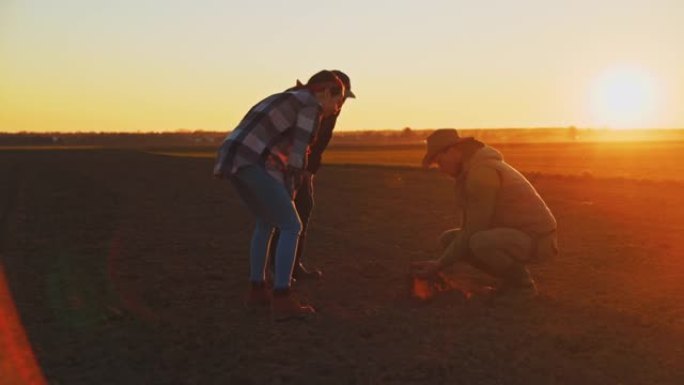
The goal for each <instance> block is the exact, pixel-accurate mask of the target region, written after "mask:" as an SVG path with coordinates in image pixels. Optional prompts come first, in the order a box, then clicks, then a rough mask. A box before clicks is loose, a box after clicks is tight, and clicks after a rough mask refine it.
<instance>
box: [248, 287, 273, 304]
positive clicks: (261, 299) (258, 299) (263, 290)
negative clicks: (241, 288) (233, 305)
mask: <svg viewBox="0 0 684 385" xmlns="http://www.w3.org/2000/svg"><path fill="white" fill-rule="evenodd" d="M270 303H271V290H269V288H268V286H267V285H266V283H265V282H251V283H250V288H249V291H248V292H247V295H246V296H245V306H246V307H263V306H268V305H269V304H270Z"/></svg>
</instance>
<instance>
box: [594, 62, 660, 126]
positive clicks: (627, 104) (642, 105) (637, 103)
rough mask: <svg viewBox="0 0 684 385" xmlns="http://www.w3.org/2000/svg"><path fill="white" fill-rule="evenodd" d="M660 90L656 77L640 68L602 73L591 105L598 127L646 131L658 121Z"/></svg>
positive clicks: (595, 83) (597, 80) (597, 79)
mask: <svg viewBox="0 0 684 385" xmlns="http://www.w3.org/2000/svg"><path fill="white" fill-rule="evenodd" d="M657 96H658V95H657V90H656V84H655V80H654V79H653V77H652V76H651V75H650V74H649V73H648V72H646V71H644V70H642V69H639V68H615V69H611V70H608V71H606V72H604V73H602V74H601V75H600V76H598V77H597V78H596V80H595V81H594V84H593V87H592V95H591V105H592V110H593V114H594V120H595V121H596V122H597V123H598V125H599V126H603V127H610V128H616V129H629V128H644V127H647V126H648V125H649V122H653V121H654V120H655V118H656V116H655V114H656V107H657V102H656V99H657Z"/></svg>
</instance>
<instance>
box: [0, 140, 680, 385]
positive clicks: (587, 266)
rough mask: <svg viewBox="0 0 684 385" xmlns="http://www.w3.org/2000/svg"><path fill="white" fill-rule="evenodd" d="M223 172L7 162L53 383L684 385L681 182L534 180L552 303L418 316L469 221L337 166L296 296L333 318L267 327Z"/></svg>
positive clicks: (180, 163) (421, 180)
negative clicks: (419, 280)
mask: <svg viewBox="0 0 684 385" xmlns="http://www.w3.org/2000/svg"><path fill="white" fill-rule="evenodd" d="M211 167H212V161H211V160H210V159H191V158H174V157H165V156H158V155H150V154H144V153H138V152H128V151H115V150H97V151H95V150H91V151H78V150H70V151H25V152H21V151H16V152H12V151H4V152H1V153H0V203H1V204H2V209H3V212H2V217H1V218H2V221H3V223H0V226H2V227H1V228H0V229H1V230H2V233H1V242H0V247H2V249H1V250H0V253H1V255H0V257H1V259H0V262H2V264H3V265H4V269H5V274H6V277H7V280H8V285H9V287H10V289H11V292H12V297H13V300H14V304H15V306H16V308H17V309H18V312H19V316H20V317H21V320H22V323H23V326H24V331H25V333H26V335H27V337H28V339H29V341H30V343H31V345H32V347H33V351H34V354H35V356H36V359H37V361H38V364H39V366H40V367H41V369H42V371H43V375H44V377H45V378H46V379H47V381H48V382H49V383H53V384H531V383H537V384H682V383H684V304H682V293H684V258H683V257H684V252H683V251H684V247H683V246H682V241H684V235H682V234H684V184H682V183H680V182H649V181H644V180H640V181H631V180H626V179H593V178H588V177H584V178H579V177H562V176H545V175H541V174H535V175H529V177H530V179H531V181H532V182H533V184H534V185H535V186H536V187H537V189H538V191H539V192H540V194H541V195H542V196H543V197H544V198H545V199H546V201H547V203H548V204H549V206H550V207H551V209H552V210H553V212H554V213H555V214H556V217H557V219H558V222H559V226H560V227H559V237H560V242H561V249H562V252H561V255H560V256H559V258H558V259H557V260H555V261H552V262H549V263H547V264H545V265H541V266H534V267H532V269H533V273H534V274H535V277H536V279H537V281H538V283H539V287H540V291H541V296H540V298H539V299H537V300H535V301H533V302H531V303H528V304H523V305H517V306H510V305H508V306H507V305H499V306H491V305H487V304H485V303H483V302H481V301H478V300H477V297H474V298H473V299H471V300H466V299H464V297H463V296H462V295H461V294H460V293H459V292H458V291H449V292H445V293H442V294H440V295H438V296H437V297H436V298H435V299H434V300H433V301H432V302H430V303H422V302H418V301H417V300H415V299H412V298H410V296H409V295H408V293H409V291H408V279H407V272H408V265H409V262H410V261H412V260H416V259H422V258H426V257H429V256H431V255H433V256H434V255H435V253H436V251H437V238H438V236H439V234H440V233H441V231H443V230H445V229H448V228H450V227H455V226H456V225H457V223H456V216H455V214H454V203H453V197H452V195H451V194H452V191H453V189H452V184H451V182H450V180H448V179H446V178H444V177H442V176H440V175H439V174H438V173H437V172H432V171H430V172H427V171H422V170H418V169H410V168H390V167H372V166H355V167H351V166H326V167H324V169H322V170H321V172H320V175H318V176H317V180H316V186H317V190H316V201H317V206H316V209H315V210H314V216H313V218H312V221H311V224H310V232H309V241H308V243H307V245H306V246H307V247H306V257H307V262H308V264H310V265H313V266H318V267H320V268H322V269H323V270H324V273H325V277H324V279H323V280H322V281H320V282H316V283H311V282H300V283H298V284H297V285H296V289H297V291H298V292H299V294H300V295H301V296H302V297H303V298H305V299H307V300H310V301H311V302H312V303H313V304H314V305H315V306H316V307H317V308H318V310H319V312H318V314H317V316H316V317H314V318H313V319H310V320H306V321H289V322H281V323H273V322H271V320H270V317H269V312H268V311H267V310H265V311H247V310H246V309H244V308H243V306H242V298H243V296H244V294H245V292H246V288H247V269H248V258H247V255H248V246H249V239H250V235H251V228H252V222H251V219H250V217H249V215H248V213H247V211H246V210H245V209H244V208H243V207H242V206H241V205H240V203H239V201H238V200H237V198H236V195H235V194H234V192H233V191H232V189H231V187H230V186H229V184H228V183H226V182H225V181H220V180H214V179H213V178H212V177H211ZM447 274H448V275H449V276H450V277H451V278H453V279H457V280H458V281H459V282H462V283H463V285H464V287H471V288H477V287H480V286H484V285H489V284H492V283H493V281H491V279H490V278H489V277H487V276H485V275H482V274H479V273H478V272H476V271H474V270H472V269H470V268H468V267H467V266H465V265H459V266H456V267H455V268H452V269H451V270H449V271H447ZM0 353H2V351H0ZM0 382H1V381H0Z"/></svg>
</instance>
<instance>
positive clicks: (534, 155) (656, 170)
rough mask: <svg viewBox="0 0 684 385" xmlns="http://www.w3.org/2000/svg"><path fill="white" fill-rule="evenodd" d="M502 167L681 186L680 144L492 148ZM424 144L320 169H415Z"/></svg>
mask: <svg viewBox="0 0 684 385" xmlns="http://www.w3.org/2000/svg"><path fill="white" fill-rule="evenodd" d="M492 146H494V147H495V148H497V149H499V150H500V151H501V152H502V153H503V155H504V158H505V159H506V161H507V162H509V163H510V164H512V165H513V166H515V167H516V168H518V169H519V170H521V171H523V172H525V173H542V174H550V175H570V176H585V177H586V176H591V177H597V178H627V179H646V180H672V181H681V180H684V173H682V171H681V167H682V166H681V164H680V161H681V160H684V155H682V154H684V142H596V143H581V142H579V143H571V142H567V143H495V144H492ZM424 151H425V147H424V145H423V144H415V145H334V146H331V147H330V148H329V149H328V150H327V151H326V152H325V154H324V155H323V163H324V164H350V165H353V164H366V165H390V166H408V167H419V166H420V162H421V159H422V157H423V155H424ZM152 152H154V153H157V154H163V155H173V156H185V157H204V158H213V157H214V156H215V153H216V148H213V147H212V148H202V149H198V148H195V147H187V148H169V149H156V150H153V151H152Z"/></svg>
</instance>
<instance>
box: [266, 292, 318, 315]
mask: <svg viewBox="0 0 684 385" xmlns="http://www.w3.org/2000/svg"><path fill="white" fill-rule="evenodd" d="M315 312H316V310H315V309H314V308H313V307H312V306H311V305H305V304H302V303H300V302H299V300H298V299H297V298H296V297H295V296H294V295H293V294H292V291H291V290H290V289H289V288H288V289H274V290H273V299H272V301H271V313H272V315H273V320H274V321H284V320H288V319H295V318H305V317H307V316H310V315H313V314H314V313H315Z"/></svg>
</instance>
